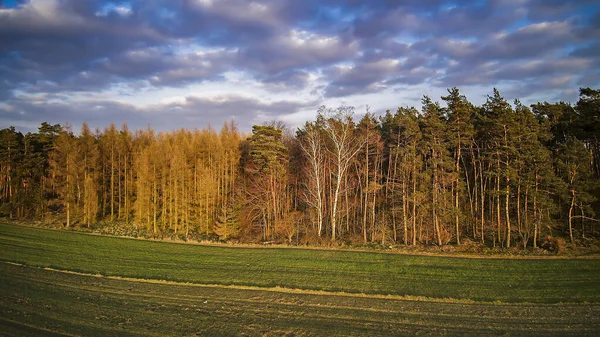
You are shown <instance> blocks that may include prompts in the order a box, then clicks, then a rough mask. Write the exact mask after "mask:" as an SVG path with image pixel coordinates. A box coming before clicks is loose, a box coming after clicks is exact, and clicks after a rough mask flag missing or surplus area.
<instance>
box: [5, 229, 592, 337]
mask: <svg viewBox="0 0 600 337" xmlns="http://www.w3.org/2000/svg"><path fill="white" fill-rule="evenodd" d="M0 261H4V262H3V263H0V285H2V286H1V287H0V331H1V332H0V334H2V335H17V336H22V335H32V336H37V335H40V334H43V335H52V334H56V335H60V334H75V335H91V336H94V335H96V336H105V335H122V334H127V335H156V336H162V335H178V336H180V335H195V334H201V335H248V336H265V335H267V336H279V335H283V336H285V335H295V336H303V335H339V336H348V335H364V336H390V335H414V334H433V335H518V336H523V335H544V336H548V335H560V336H563V335H598V334H599V333H600V315H598V312H600V301H599V299H600V261H599V260H595V259H540V260H527V259H485V258H481V259H479V258H455V257H431V256H409V255H394V254H382V253H375V252H373V253H368V252H347V251H325V250H306V249H290V248H235V247H213V246H199V245H185V244H174V243H164V242H152V241H143V240H133V239H122V238H113V237H102V236H94V235H86V234H82V233H77V232H69V231H53V230H47V229H40V228H33V227H20V226H15V225H8V224H0ZM15 263H16V264H15ZM41 267H51V268H54V269H48V268H41ZM56 269H59V270H56ZM73 271H76V272H79V274H75V273H72V272H73ZM96 274H101V275H96ZM102 275H104V276H102ZM107 276H115V277H107ZM123 277H128V278H132V279H123ZM142 279H144V280H142ZM146 280H149V281H146ZM160 280H168V281H174V282H162V281H160ZM274 287H277V288H274ZM279 287H282V288H279ZM340 292H344V293H346V294H342V293H340ZM380 295H393V296H380Z"/></svg>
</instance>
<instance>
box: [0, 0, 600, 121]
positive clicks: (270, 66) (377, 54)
mask: <svg viewBox="0 0 600 337" xmlns="http://www.w3.org/2000/svg"><path fill="white" fill-rule="evenodd" d="M7 4H8V2H0V102H2V103H0V107H2V108H1V109H3V110H1V113H2V120H1V121H0V122H2V123H3V124H6V125H7V126H8V125H9V124H7V123H11V122H14V123H21V124H23V123H34V122H36V121H38V122H39V121H41V120H43V119H44V118H45V116H48V118H54V120H53V121H55V122H65V121H71V119H70V118H72V119H73V124H76V123H75V122H77V123H79V121H82V120H84V119H86V118H87V119H89V121H91V122H92V121H96V122H97V123H98V124H100V123H101V122H102V121H105V122H107V121H109V120H113V119H114V118H121V117H122V119H124V120H128V121H129V120H131V123H132V124H133V123H136V125H141V126H142V127H143V126H145V125H147V124H148V122H152V123H153V124H157V127H158V126H161V127H162V126H164V128H167V129H168V128H170V127H175V126H176V125H178V126H187V125H190V124H192V123H196V122H197V123H203V122H206V123H211V124H213V125H220V124H221V123H222V120H223V119H226V118H228V116H232V115H234V116H236V118H239V119H240V120H239V121H238V122H240V124H241V125H250V124H251V123H254V122H258V121H261V120H262V119H267V118H280V117H281V118H288V119H289V118H291V117H289V116H291V115H293V116H294V117H293V119H294V120H298V119H299V118H300V117H299V116H300V115H301V114H302V113H305V112H306V111H308V110H310V109H311V108H312V107H313V105H311V104H314V103H315V102H317V101H321V100H331V99H337V100H341V101H348V102H356V101H357V100H358V99H359V98H360V99H374V100H379V97H386V98H385V100H386V102H387V101H390V99H389V97H390V96H389V95H391V94H393V93H396V92H400V91H402V92H411V93H413V92H415V90H416V89H415V88H419V89H422V90H424V91H425V92H423V93H421V94H425V93H429V91H428V90H431V92H437V91H438V90H440V89H441V88H445V87H453V86H458V87H462V86H466V87H469V88H478V92H483V91H486V92H487V91H489V88H491V87H494V86H499V87H504V88H506V89H507V90H510V89H509V87H510V86H512V87H514V88H515V89H514V90H513V91H514V92H515V93H521V94H526V95H528V96H531V97H535V96H536V95H538V96H539V97H544V98H545V97H562V98H565V97H570V96H569V95H570V91H569V90H575V91H576V89H577V88H576V87H577V86H579V85H585V86H592V87H595V86H599V85H600V78H599V76H598V74H597V71H595V69H596V68H598V66H600V56H599V55H600V53H599V52H598V49H599V48H600V47H599V45H598V43H597V42H596V41H597V40H599V39H600V13H599V11H598V7H597V5H595V2H593V1H590V0H582V1H567V0H551V1H545V0H544V1H542V0H517V1H508V0H486V1H477V2H472V1H467V0H455V1H448V0H406V1H386V0H373V1H368V2H365V1H354V0H326V1H317V0H304V1H278V0H255V1H251V2H249V1H244V0H219V1H217V0H188V1H166V0H156V1H142V0H130V1H121V0H114V1H103V0H89V1H80V0H31V1H27V2H25V1H16V2H15V3H14V4H12V2H11V4H10V5H7ZM240 78H241V79H243V80H239V79H240ZM199 88H200V89H199ZM173 90H176V91H177V95H171V96H177V97H187V98H186V99H183V100H182V99H179V100H176V101H173V100H171V101H165V102H163V103H160V104H155V103H156V102H158V100H155V101H156V102H155V101H153V102H152V103H148V102H142V101H143V99H144V97H148V96H149V95H156V96H160V97H170V95H169V94H168V93H169V92H171V91H173ZM198 90H200V91H198ZM378 95H380V96H378ZM386 95H387V96H386ZM415 95H417V96H420V94H417V93H415ZM199 97H204V98H199ZM207 97H208V98H207ZM215 97H224V98H223V99H216V98H215ZM267 97H268V98H269V99H267ZM381 99H382V100H383V98H381ZM119 102H132V103H131V104H129V103H127V104H126V103H119ZM269 102H270V103H269ZM307 102H309V103H307ZM361 104H371V105H373V106H374V105H377V104H378V103H376V102H363V103H361ZM403 104H404V102H400V101H399V102H397V105H403ZM390 108H392V109H393V108H394V107H390ZM236 109H237V110H236ZM88 110H89V111H88ZM234 110H235V111H234ZM201 111H209V112H210V113H211V114H212V115H210V116H204V115H203V114H202V113H201ZM238 111H247V113H239V112H238ZM278 111H279V112H281V113H279V112H278ZM219 114H222V116H219ZM164 115H170V116H171V118H164V117H163V116H164ZM313 115H314V114H311V115H310V116H308V117H307V118H312V117H314V116H313ZM217 120H220V121H219V122H217ZM198 126H199V127H202V126H203V125H198Z"/></svg>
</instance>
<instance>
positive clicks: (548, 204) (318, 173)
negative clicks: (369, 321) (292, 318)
mask: <svg viewBox="0 0 600 337" xmlns="http://www.w3.org/2000/svg"><path fill="white" fill-rule="evenodd" d="M441 100H442V102H443V103H442V104H440V103H439V102H436V101H433V100H432V99H431V98H430V97H427V96H424V97H423V99H422V106H421V108H420V110H419V109H416V108H414V107H400V108H398V109H397V110H396V111H387V112H386V113H385V114H383V115H381V116H378V117H377V116H376V115H375V114H373V113H371V112H370V111H368V110H367V112H366V114H364V116H362V117H361V118H360V119H356V116H355V111H354V108H353V107H350V106H340V107H337V108H328V107H321V108H319V110H318V111H317V117H316V119H315V120H313V121H309V122H306V124H305V125H303V126H302V127H301V128H299V129H297V130H296V131H295V132H292V131H290V130H289V129H287V128H286V127H285V126H284V125H283V124H281V123H276V122H274V123H270V124H265V125H256V126H254V127H253V128H252V134H249V135H244V134H242V133H241V132H240V131H239V130H238V129H237V127H236V125H235V123H234V122H226V123H225V124H224V125H223V127H222V128H221V129H220V130H219V131H216V130H214V129H212V128H210V127H208V128H205V129H203V130H185V129H181V130H177V131H173V132H160V133H157V132H155V131H154V130H152V129H147V130H138V131H134V132H132V131H131V130H129V129H128V127H127V125H126V124H124V125H123V126H122V127H121V128H120V129H117V127H116V126H115V125H114V124H111V125H110V126H109V127H108V128H106V129H104V130H99V129H96V130H95V131H92V130H91V129H90V128H89V126H88V125H87V124H86V123H84V124H83V125H82V127H81V130H80V131H79V133H78V134H77V135H76V134H75V133H74V132H73V130H72V129H71V127H70V126H69V125H66V126H64V127H63V126H61V125H58V124H57V125H50V124H48V123H42V125H41V126H40V128H39V131H38V132H37V133H27V134H25V135H23V134H22V133H20V132H18V131H16V130H15V128H13V127H11V128H6V129H3V130H0V191H1V193H0V214H1V215H3V216H7V217H10V218H29V219H42V220H44V221H49V222H51V221H59V222H61V223H62V224H63V225H64V226H66V227H72V226H79V227H87V228H91V227H97V226H99V224H106V223H109V224H112V225H114V226H117V227H123V228H134V229H135V230H137V231H141V232H142V233H143V235H146V236H152V237H165V236H177V237H179V238H183V239H189V238H196V239H201V238H202V239H220V240H236V241H237V240H241V241H248V242H261V241H262V242H289V243H294V244H300V243H302V244H318V243H326V242H349V243H352V244H371V243H377V244H382V245H388V244H405V245H422V244H435V245H439V246H441V245H446V244H459V245H460V244H461V243H464V242H465V241H469V242H474V241H475V242H480V243H482V244H486V245H488V246H494V247H514V246H518V247H522V248H527V247H537V246H538V245H539V244H540V243H541V241H542V240H543V238H544V237H546V236H548V235H550V236H554V235H558V236H564V237H565V238H567V239H568V240H569V241H570V242H572V243H577V242H581V241H582V240H585V238H597V237H598V231H597V222H598V221H597V219H596V213H597V211H598V210H599V209H600V203H599V198H598V197H600V184H599V183H598V182H599V181H600V179H599V178H600V143H599V139H598V137H599V136H600V90H594V89H590V88H582V89H580V97H579V101H578V102H577V103H576V104H575V105H571V104H569V103H565V102H558V103H548V102H543V103H537V104H533V105H531V106H530V107H527V106H524V105H523V104H521V103H520V102H519V101H518V100H515V102H514V103H513V104H510V103H509V102H507V101H506V100H505V99H504V98H503V97H502V95H501V94H500V93H499V91H498V90H496V89H494V91H493V93H492V94H491V95H489V96H488V98H487V100H486V102H485V103H484V104H483V105H481V106H475V105H473V104H472V103H471V102H469V101H468V99H467V98H466V97H465V96H464V95H462V94H461V93H460V91H459V90H458V89H457V88H452V89H449V90H448V94H447V95H446V96H443V97H441Z"/></svg>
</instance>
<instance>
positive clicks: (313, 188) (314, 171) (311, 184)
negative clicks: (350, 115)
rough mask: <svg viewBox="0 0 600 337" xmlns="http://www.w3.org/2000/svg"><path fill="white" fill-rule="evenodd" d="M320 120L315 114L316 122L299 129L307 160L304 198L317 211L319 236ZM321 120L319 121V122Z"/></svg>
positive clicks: (321, 185) (321, 180)
mask: <svg viewBox="0 0 600 337" xmlns="http://www.w3.org/2000/svg"><path fill="white" fill-rule="evenodd" d="M322 120H323V116H321V115H319V116H317V122H315V123H306V125H305V127H304V130H301V131H300V133H301V136H302V141H301V143H300V145H301V147H302V151H303V152H304V155H305V156H306V159H307V161H308V166H307V167H306V176H307V178H308V182H307V183H306V190H305V199H306V202H307V203H308V204H310V205H311V206H312V207H314V208H315V211H316V213H317V229H318V234H319V237H320V236H321V234H322V232H323V218H324V216H323V213H324V195H323V193H324V187H325V181H324V180H325V177H324V171H325V167H324V165H325V149H324V145H325V144H324V140H323V138H322V135H321V132H322V130H323V129H322ZM319 121H321V123H320V122H319Z"/></svg>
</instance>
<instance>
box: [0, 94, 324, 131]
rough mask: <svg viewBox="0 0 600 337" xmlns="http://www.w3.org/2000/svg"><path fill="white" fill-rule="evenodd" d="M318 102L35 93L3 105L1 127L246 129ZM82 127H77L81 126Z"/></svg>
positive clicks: (235, 97) (218, 97) (213, 97)
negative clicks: (135, 99) (231, 125)
mask: <svg viewBox="0 0 600 337" xmlns="http://www.w3.org/2000/svg"><path fill="white" fill-rule="evenodd" d="M317 106H318V102H316V101H309V102H302V101H290V100H287V101H283V100H282V101H262V100H259V99H256V98H251V97H246V96H242V95H218V96H212V97H199V96H187V97H182V98H174V99H170V100H169V99H166V100H164V101H163V102H162V103H159V104H151V105H146V106H135V105H132V104H127V103H121V102H117V101H111V100H96V99H92V100H80V101H75V102H73V101H69V100H65V97H61V96H60V95H46V94H41V95H29V96H27V97H23V98H22V99H13V100H11V101H10V102H9V103H8V104H6V103H4V104H0V124H3V125H14V126H17V127H20V128H23V129H25V130H29V131H33V130H36V129H37V127H38V126H39V124H40V123H41V122H42V121H47V122H49V123H53V124H54V123H61V124H65V123H67V122H68V123H70V124H71V125H73V126H78V125H81V123H83V122H87V123H88V124H89V125H90V126H92V127H100V128H102V127H103V126H106V125H108V124H109V123H111V122H112V123H115V124H117V125H118V124H120V123H123V122H127V123H128V125H129V127H130V128H132V129H139V128H146V127H147V126H148V125H150V126H152V127H154V128H157V129H159V130H173V129H177V128H181V127H184V126H185V127H186V128H204V127H205V126H207V125H212V126H213V127H218V126H220V125H221V124H223V122H224V121H227V120H231V119H233V120H235V121H236V122H237V123H238V124H239V126H240V128H241V129H243V130H249V129H250V128H251V126H252V125H253V124H262V123H263V122H268V121H271V120H276V119H280V118H285V117H286V116H288V115H293V114H295V113H297V112H298V111H299V110H301V109H307V108H310V109H312V108H314V109H315V111H316V107H317ZM75 129H77V128H75Z"/></svg>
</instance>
